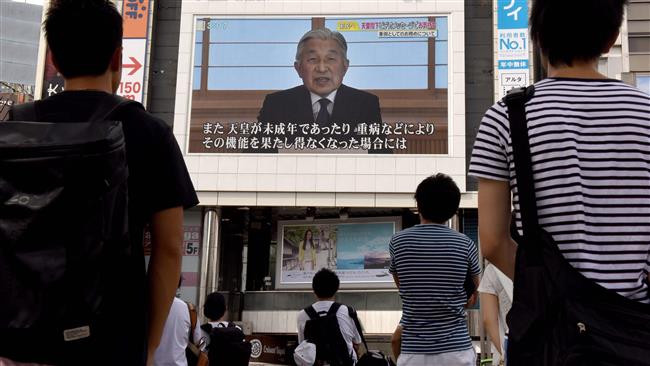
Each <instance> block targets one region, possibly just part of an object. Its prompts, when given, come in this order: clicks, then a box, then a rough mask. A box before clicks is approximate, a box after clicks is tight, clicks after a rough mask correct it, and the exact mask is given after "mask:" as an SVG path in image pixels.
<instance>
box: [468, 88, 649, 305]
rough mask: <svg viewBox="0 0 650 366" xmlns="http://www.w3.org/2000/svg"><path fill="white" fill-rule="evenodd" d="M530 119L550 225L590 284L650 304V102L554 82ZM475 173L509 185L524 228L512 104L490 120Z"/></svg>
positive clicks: (539, 91) (627, 93) (624, 92)
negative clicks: (510, 117) (510, 118)
mask: <svg viewBox="0 0 650 366" xmlns="http://www.w3.org/2000/svg"><path fill="white" fill-rule="evenodd" d="M526 118H527V123H528V136H529V141H530V149H531V155H532V156H531V158H532V164H533V175H534V181H535V194H536V197H537V205H538V210H539V220H540V224H541V226H542V227H543V228H544V229H545V230H546V231H548V232H549V233H550V234H551V236H552V237H553V239H554V240H555V241H556V243H557V244H558V246H559V248H560V250H561V252H562V254H563V255H564V257H565V258H566V259H567V260H568V261H569V262H570V263H571V265H572V266H573V267H575V268H577V269H578V270H579V271H580V272H581V273H582V274H583V275H584V276H586V277H588V278H590V279H592V280H594V281H595V282H597V283H598V284H600V285H601V286H603V287H606V288H608V289H611V290H614V291H616V292H618V293H620V294H621V295H623V296H626V297H628V298H630V299H635V300H638V301H642V302H646V303H648V302H650V294H649V292H648V282H647V281H648V280H647V279H648V277H647V276H648V272H649V271H650V96H648V95H647V94H645V93H643V92H641V91H639V90H637V89H635V88H633V87H631V86H628V85H625V84H623V83H622V82H620V81H617V80H586V79H566V78H553V79H546V80H542V81H540V82H538V83H537V84H535V95H534V96H533V98H532V99H531V100H530V101H529V102H528V103H526ZM469 174H470V175H473V176H476V177H482V178H487V179H493V180H500V181H509V182H510V188H511V191H512V192H513V197H514V198H513V203H514V207H515V212H516V217H517V227H518V228H519V229H520V230H521V218H520V214H519V204H518V199H519V197H518V195H517V189H516V186H515V185H516V181H515V168H514V161H513V155H512V140H511V138H510V129H509V124H508V115H507V108H506V106H505V104H504V103H503V102H498V103H496V104H495V105H494V106H492V107H491V108H490V109H489V110H488V111H487V112H486V114H485V116H484V118H483V120H482V121H481V126H480V128H479V131H478V135H477V137H476V142H475V144H474V151H473V152H472V160H471V163H470V168H469Z"/></svg>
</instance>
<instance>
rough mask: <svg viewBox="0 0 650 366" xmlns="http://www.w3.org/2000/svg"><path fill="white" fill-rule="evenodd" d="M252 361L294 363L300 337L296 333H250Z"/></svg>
mask: <svg viewBox="0 0 650 366" xmlns="http://www.w3.org/2000/svg"><path fill="white" fill-rule="evenodd" d="M246 340H247V341H249V342H250V343H251V362H259V363H265V364H266V363H268V364H274V365H293V364H294V363H293V360H292V359H291V358H292V355H293V350H294V349H295V348H296V345H297V343H298V339H297V337H296V336H295V335H261V334H259V335H257V334H255V335H250V336H246Z"/></svg>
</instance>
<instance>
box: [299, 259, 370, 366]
mask: <svg viewBox="0 0 650 366" xmlns="http://www.w3.org/2000/svg"><path fill="white" fill-rule="evenodd" d="M339 284H340V281H339V278H338V276H337V275H336V273H334V272H332V271H331V270H329V269H326V268H323V269H321V270H320V271H318V272H317V273H316V275H314V278H313V280H312V289H313V290H314V294H315V295H316V298H317V299H318V301H316V302H315V303H313V304H312V305H311V306H309V307H307V308H305V309H303V310H301V311H300V313H299V314H298V343H302V342H303V341H306V342H309V343H311V344H314V345H315V346H316V356H315V361H316V363H315V364H319V363H318V362H320V364H329V365H330V366H351V365H354V364H355V363H356V361H357V358H358V357H357V353H358V349H359V345H360V344H361V335H360V334H359V331H358V329H357V326H356V324H355V321H354V319H353V317H355V316H356V315H355V313H354V309H352V308H350V307H348V306H345V305H342V304H339V303H337V302H334V296H335V295H336V292H337V291H338V289H339ZM294 359H295V357H294ZM296 362H300V360H296ZM303 364H306V363H305V362H304V361H303Z"/></svg>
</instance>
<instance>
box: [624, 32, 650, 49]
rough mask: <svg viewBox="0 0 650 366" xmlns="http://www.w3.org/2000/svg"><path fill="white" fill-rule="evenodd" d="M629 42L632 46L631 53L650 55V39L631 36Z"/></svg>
mask: <svg viewBox="0 0 650 366" xmlns="http://www.w3.org/2000/svg"><path fill="white" fill-rule="evenodd" d="M628 42H629V44H630V53H650V37H634V36H632V35H630V37H629V38H628Z"/></svg>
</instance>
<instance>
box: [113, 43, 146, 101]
mask: <svg viewBox="0 0 650 366" xmlns="http://www.w3.org/2000/svg"><path fill="white" fill-rule="evenodd" d="M122 47H123V51H122V81H121V82H120V86H119V88H118V89H117V94H119V95H121V96H123V97H125V98H128V99H132V100H135V101H138V102H140V103H142V95H143V94H142V93H143V83H144V63H145V61H144V58H145V57H146V52H147V48H146V47H147V39H146V38H134V39H123V40H122Z"/></svg>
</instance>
